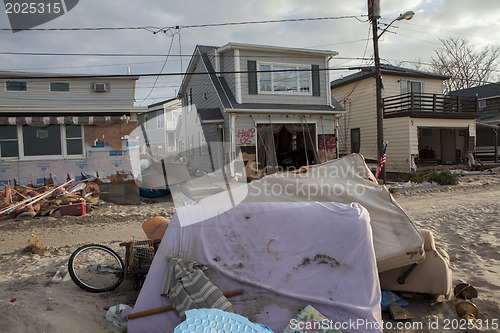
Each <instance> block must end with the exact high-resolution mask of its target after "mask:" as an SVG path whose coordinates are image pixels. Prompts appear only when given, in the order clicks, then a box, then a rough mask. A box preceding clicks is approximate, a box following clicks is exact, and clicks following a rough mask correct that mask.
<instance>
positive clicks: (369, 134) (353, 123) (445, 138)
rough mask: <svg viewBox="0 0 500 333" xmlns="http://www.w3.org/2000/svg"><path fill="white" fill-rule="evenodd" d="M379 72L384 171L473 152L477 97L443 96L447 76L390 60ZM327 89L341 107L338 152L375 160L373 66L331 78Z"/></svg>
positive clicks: (460, 158) (452, 160)
mask: <svg viewBox="0 0 500 333" xmlns="http://www.w3.org/2000/svg"><path fill="white" fill-rule="evenodd" d="M381 73H382V87H383V90H382V98H383V104H384V105H383V112H384V115H383V117H384V118H383V128H384V141H385V142H386V143H387V162H386V170H387V171H388V172H401V173H408V172H412V171H415V170H416V168H418V167H419V166H423V165H427V164H461V163H467V161H468V159H471V155H470V154H473V153H474V151H475V142H476V118H477V116H478V112H477V111H478V108H477V105H478V102H477V100H476V99H475V98H460V97H456V96H455V97H452V96H444V95H443V81H444V80H446V79H448V77H446V76H442V75H437V74H433V73H428V72H423V71H418V70H411V69H407V68H401V67H395V66H390V65H382V66H381ZM331 89H332V96H333V98H335V99H336V100H337V101H339V103H340V104H341V105H342V106H343V107H344V108H345V110H346V113H345V114H344V115H342V117H341V119H340V121H339V150H340V153H341V154H349V153H357V152H359V153H362V154H363V155H364V156H365V158H367V159H371V160H374V161H377V160H378V156H377V111H376V87H375V68H374V67H370V66H369V67H365V68H362V69H361V70H360V71H359V72H357V73H355V74H351V75H348V76H345V77H343V78H340V79H337V80H334V81H332V82H331Z"/></svg>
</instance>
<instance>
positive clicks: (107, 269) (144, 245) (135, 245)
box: [68, 239, 161, 293]
mask: <svg viewBox="0 0 500 333" xmlns="http://www.w3.org/2000/svg"><path fill="white" fill-rule="evenodd" d="M160 241H161V240H160V239H155V240H144V241H132V242H123V243H120V246H124V247H125V249H126V251H125V261H124V260H122V258H121V257H120V256H119V255H118V254H117V253H116V252H115V251H114V250H112V249H110V248H109V247H107V246H104V245H100V244H86V245H83V246H81V247H79V248H78V249H76V250H75V251H74V252H73V253H72V254H71V257H70V258H69V261H68V272H69V275H70V276H71V279H72V280H73V282H74V283H75V284H76V285H77V286H78V287H80V288H82V289H83V290H85V291H88V292H93V293H101V292H106V291H111V290H114V289H116V288H117V287H118V286H119V285H120V284H121V283H122V282H123V280H124V279H125V278H127V277H128V276H132V277H134V280H135V281H134V287H135V288H136V289H140V287H141V286H142V283H143V282H144V279H145V277H146V274H147V272H148V271H149V267H150V266H151V262H152V261H153V257H154V255H155V253H156V251H157V250H158V246H159V244H160Z"/></svg>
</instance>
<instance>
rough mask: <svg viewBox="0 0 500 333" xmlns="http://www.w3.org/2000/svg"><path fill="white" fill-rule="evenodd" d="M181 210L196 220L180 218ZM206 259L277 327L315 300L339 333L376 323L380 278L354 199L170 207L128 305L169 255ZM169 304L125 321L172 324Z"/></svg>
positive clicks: (152, 328)
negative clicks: (161, 234)
mask: <svg viewBox="0 0 500 333" xmlns="http://www.w3.org/2000/svg"><path fill="white" fill-rule="evenodd" d="M180 215H183V218H188V219H191V220H192V221H198V223H190V224H186V225H184V226H182V225H181V221H180V218H179V217H180ZM170 255H172V256H175V257H179V258H182V259H186V260H190V261H195V262H199V263H201V264H204V265H205V266H207V267H208V271H207V273H206V274H207V276H208V277H209V279H210V280H211V281H212V283H213V284H214V285H216V286H217V287H218V288H219V289H220V290H221V291H222V292H228V291H234V290H240V289H241V290H243V294H242V295H240V296H235V297H231V298H229V301H230V302H231V303H232V304H233V305H234V306H235V308H236V310H237V311H238V313H239V314H240V315H242V316H244V317H247V318H249V320H250V321H252V322H255V323H260V324H264V325H267V326H268V327H270V328H271V329H272V330H273V331H274V332H279V331H281V330H282V329H283V328H285V327H286V326H287V325H289V324H290V320H291V319H293V318H294V317H295V316H296V315H297V314H298V313H299V312H300V311H301V310H302V309H304V308H305V307H306V306H307V305H312V306H313V307H314V308H316V309H317V310H318V311H319V312H321V313H322V314H323V315H324V316H326V318H328V319H329V320H331V321H332V322H330V323H329V324H328V325H331V327H335V325H337V326H338V327H340V328H341V330H342V331H343V332H351V331H352V332H381V330H380V327H381V325H380V323H381V310H380V301H381V296H380V295H381V294H380V287H379V282H378V275H377V267H376V262H375V253H374V250H373V240H372V232H371V227H370V218H369V215H368V212H367V210H366V209H365V208H363V207H362V206H361V205H359V204H356V203H354V204H348V205H347V204H339V203H331V202H328V203H320V202H297V203H294V202H285V203H281V202H264V203H245V202H244V203H240V204H239V205H237V206H236V207H229V208H228V207H227V205H225V204H222V205H210V206H198V205H195V206H186V207H181V208H179V209H178V210H177V212H176V213H175V214H174V216H173V218H172V221H171V222H170V224H169V227H168V228H167V231H166V232H165V234H164V237H163V239H162V242H161V244H160V247H159V249H158V251H157V253H156V255H155V258H154V260H153V263H152V266H151V268H150V271H149V273H148V275H147V278H146V281H145V283H144V285H143V287H142V289H141V292H140V294H139V297H138V298H137V301H136V304H135V306H134V310H133V312H134V313H136V312H141V311H145V310H149V309H153V308H158V307H163V306H167V305H169V304H170V301H169V299H168V298H166V297H162V296H160V294H161V288H162V283H163V280H164V276H165V273H166V269H167V257H168V256H170ZM179 323H180V320H179V317H178V316H177V314H176V313H175V312H174V311H170V312H164V313H159V314H155V315H151V316H147V317H141V318H137V319H131V320H129V323H128V330H129V332H132V333H138V332H148V333H152V332H173V331H174V328H175V327H176V326H177V325H178V324H179Z"/></svg>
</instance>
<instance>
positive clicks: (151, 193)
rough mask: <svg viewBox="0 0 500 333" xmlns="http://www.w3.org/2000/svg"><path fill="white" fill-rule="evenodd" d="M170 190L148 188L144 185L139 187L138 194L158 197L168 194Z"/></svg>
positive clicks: (146, 196)
mask: <svg viewBox="0 0 500 333" xmlns="http://www.w3.org/2000/svg"><path fill="white" fill-rule="evenodd" d="M169 193H170V191H169V190H166V189H148V188H144V187H139V195H140V196H141V197H145V198H159V197H164V196H166V195H167V194H169Z"/></svg>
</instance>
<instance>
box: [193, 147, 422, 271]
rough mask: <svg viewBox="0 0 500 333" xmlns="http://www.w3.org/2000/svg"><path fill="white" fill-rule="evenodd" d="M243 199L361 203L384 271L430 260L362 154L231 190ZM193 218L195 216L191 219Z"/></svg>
mask: <svg viewBox="0 0 500 333" xmlns="http://www.w3.org/2000/svg"><path fill="white" fill-rule="evenodd" d="M230 194H231V200H232V201H234V202H235V203H238V202H271V201H274V202H314V201H320V202H330V201H333V202H340V203H351V202H358V203H360V204H361V205H362V206H363V207H365V208H366V209H367V210H368V212H369V214H370V219H371V224H372V229H373V240H374V246H375V255H376V258H377V265H378V269H379V271H380V272H383V271H386V270H390V269H393V268H396V267H401V266H406V265H410V264H413V263H415V262H420V261H422V260H423V259H424V256H425V255H424V250H423V246H424V240H423V238H422V236H421V235H420V233H419V232H418V230H417V228H416V227H415V226H414V225H413V222H412V221H411V220H410V218H409V217H408V215H406V213H405V212H404V211H403V209H402V208H401V206H399V205H398V203H397V202H396V201H394V199H393V198H392V195H391V193H390V192H389V190H388V189H387V188H386V187H385V186H382V185H379V184H378V183H377V181H376V180H375V178H374V177H373V174H372V172H371V171H370V170H369V169H368V166H367V165H366V163H365V161H364V158H363V156H362V155H360V154H352V155H348V156H345V157H342V158H340V159H338V160H334V161H330V162H326V163H323V164H320V165H317V166H315V167H312V168H311V169H310V170H309V171H307V172H306V173H303V174H292V173H282V174H273V175H270V176H266V177H264V178H262V179H260V180H258V181H253V182H251V183H249V184H248V185H244V186H240V187H237V188H234V189H231V192H230ZM221 202H229V200H228V192H222V193H218V194H216V195H213V196H211V197H207V198H205V199H202V200H201V201H200V202H199V203H198V204H200V205H207V206H210V205H214V204H219V203H221ZM188 222H189V221H188Z"/></svg>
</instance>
